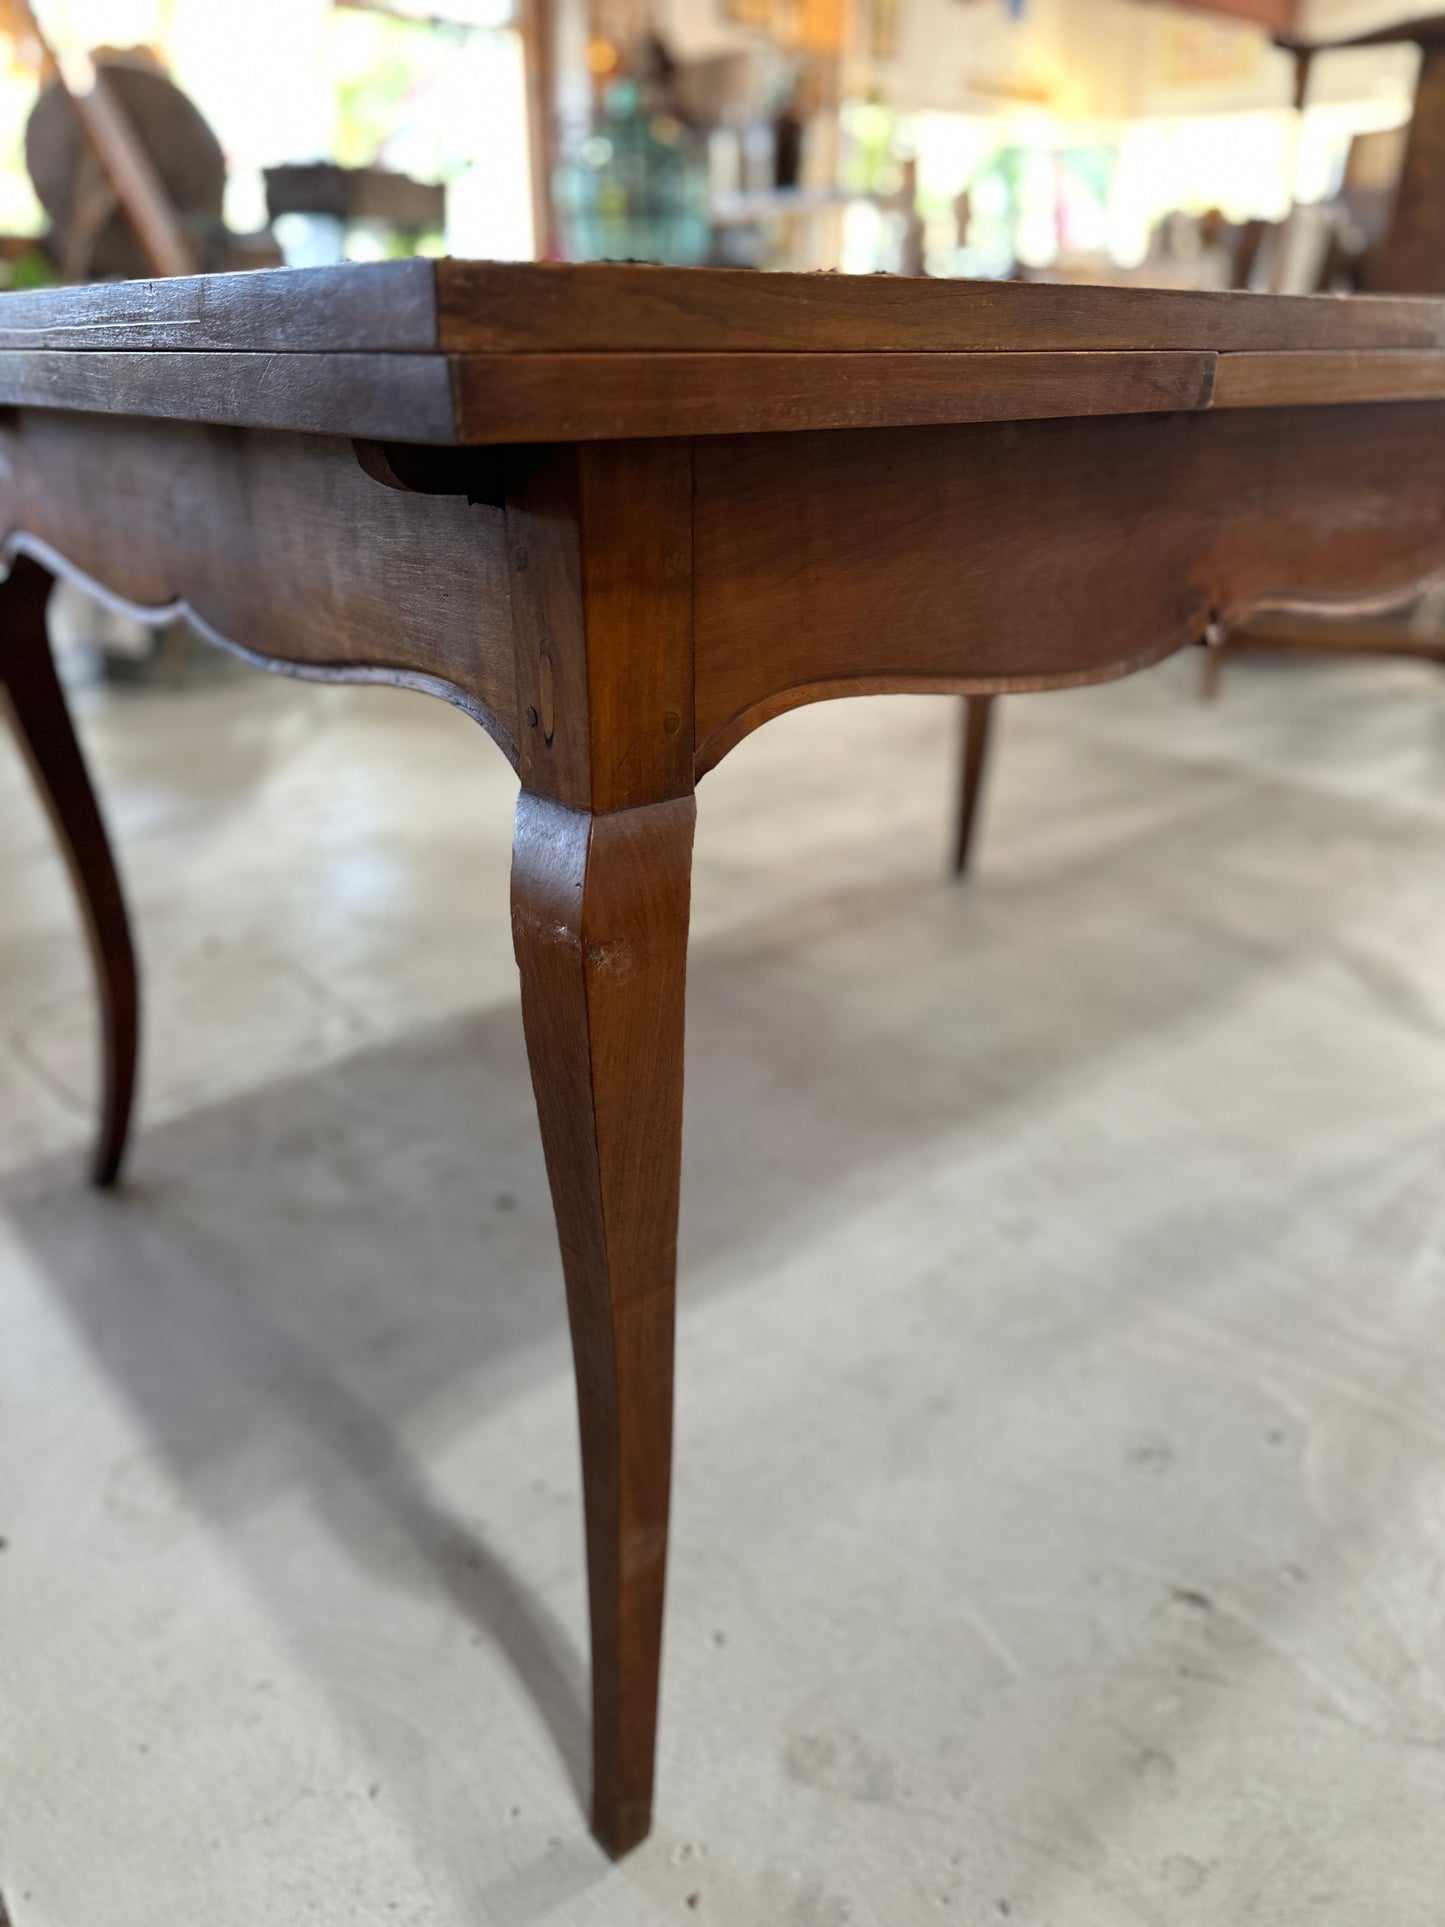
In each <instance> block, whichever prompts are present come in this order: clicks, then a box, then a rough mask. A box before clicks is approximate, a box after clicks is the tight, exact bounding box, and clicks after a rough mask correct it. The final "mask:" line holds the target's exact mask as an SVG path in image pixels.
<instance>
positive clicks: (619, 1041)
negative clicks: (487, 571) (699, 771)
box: [512, 792, 696, 1854]
mask: <svg viewBox="0 0 1445 1927" xmlns="http://www.w3.org/2000/svg"><path fill="white" fill-rule="evenodd" d="M695 814H696V810H695V805H694V802H693V799H692V796H691V795H688V796H685V797H680V798H678V799H676V800H674V801H671V802H666V803H655V804H650V805H648V806H646V807H644V808H642V809H631V810H622V811H618V812H617V813H615V814H613V815H610V816H597V817H593V816H590V815H588V814H586V813H585V812H580V811H575V810H569V809H567V808H566V807H565V806H564V805H562V804H560V803H557V802H554V801H552V800H551V799H549V798H544V797H536V796H529V795H528V794H526V793H525V792H524V793H523V795H522V797H521V799H520V800H519V802H518V805H517V827H516V837H515V843H514V853H513V864H512V930H513V937H514V942H515V946H516V952H517V963H518V966H519V968H520V970H521V975H522V1019H523V1024H524V1027H525V1029H526V1034H527V1054H528V1057H529V1059H530V1061H531V1067H532V1083H533V1087H534V1089H535V1091H536V1095H537V1115H538V1118H539V1120H540V1123H541V1128H542V1142H543V1145H544V1148H545V1150H546V1154H547V1172H548V1176H549V1178H550V1180H551V1186H552V1202H553V1205H554V1207H555V1210H556V1215H557V1231H558V1237H559V1240H560V1242H561V1247H562V1269H563V1273H564V1276H565V1279H566V1285H567V1309H568V1316H569V1321H570V1324H571V1328H572V1347H573V1355H574V1357H575V1360H576V1367H577V1402H578V1410H579V1415H580V1420H581V1431H582V1476H583V1489H584V1496H585V1500H586V1518H587V1567H588V1582H589V1597H590V1601H591V1622H592V1755H593V1775H592V1825H593V1831H594V1832H595V1833H596V1835H597V1838H598V1839H599V1840H600V1841H601V1843H602V1845H603V1846H604V1847H606V1848H607V1850H608V1851H609V1852H610V1853H613V1854H621V1853H625V1852H626V1851H627V1850H628V1849H629V1848H630V1847H633V1846H635V1845H636V1844H637V1842H638V1841H639V1840H641V1839H642V1838H643V1836H644V1835H645V1834H646V1832H647V1830H648V1827H649V1824H650V1822H651V1817H652V1785H653V1748H654V1743H655V1735H656V1727H657V1695H658V1677H659V1667H660V1664H661V1657H662V1609H663V1588H664V1581H665V1576H666V1570H667V1517H668V1497H669V1490H670V1484H671V1473H672V1362H673V1303H674V1284H675V1274H676V1269H677V1210H678V1192H679V1186H680V1183H681V1171H682V1066H683V1057H682V1046H683V1005H684V988H685V982H686V972H687V929H688V897H689V889H690V880H691V874H692V839H693V825H694V819H695Z"/></svg>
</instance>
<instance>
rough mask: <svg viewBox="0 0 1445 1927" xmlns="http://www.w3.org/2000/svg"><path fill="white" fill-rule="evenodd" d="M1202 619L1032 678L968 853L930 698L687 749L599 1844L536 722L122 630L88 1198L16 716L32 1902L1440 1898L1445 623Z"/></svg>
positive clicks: (7, 1027) (7, 1434)
mask: <svg viewBox="0 0 1445 1927" xmlns="http://www.w3.org/2000/svg"><path fill="white" fill-rule="evenodd" d="M1196 673H1197V662H1196V661H1195V660H1194V659H1189V660H1184V659H1180V660H1177V661H1175V662H1174V663H1172V664H1168V665H1165V666H1164V667H1163V668H1162V669H1160V670H1159V671H1156V672H1154V673H1152V674H1150V675H1147V676H1143V677H1139V678H1137V679H1136V680H1135V681H1133V682H1132V683H1130V684H1128V685H1120V686H1115V687H1113V688H1106V689H1099V690H1093V691H1088V692H1082V693H1079V694H1074V695H1069V696H1057V697H1035V698H1029V699H1023V700H1020V701H1017V702H1015V703H1013V704H1011V705H1005V711H1004V719H1003V720H1004V739H1003V743H1002V748H1001V756H1000V759H999V762H998V764H997V768H996V774H997V777H998V779H999V780H998V782H997V784H996V786H995V788H994V791H993V794H992V797H991V799H990V809H989V819H988V822H987V824H986V827H985V834H984V844H983V850H982V868H981V873H980V875H979V878H978V880H977V882H976V884H975V885H974V886H973V887H972V888H970V889H968V890H966V891H959V890H956V889H954V888H952V887H951V886H950V885H948V884H946V883H945V882H944V881H943V880H942V875H941V867H942V859H943V854H944V849H945V842H946V832H945V822H944V807H945V793H946V787H947V782H948V762H949V753H950V747H951V740H952V731H953V727H954V723H955V720H956V719H955V713H954V705H952V704H950V703H944V702H939V701H934V702H924V701H913V700H897V701H892V702H858V703H852V704H833V705H827V706H824V707H822V708H819V709H815V710H811V711H806V712H803V713H801V714H798V715H795V716H792V717H790V718H787V719H784V720H783V721H781V722H779V723H776V724H774V725H772V726H770V727H769V728H768V729H767V730H765V731H763V732H762V733H761V734H760V735H759V736H757V737H755V738H753V739H752V740H751V741H749V742H748V743H746V744H745V745H744V746H743V747H742V748H741V749H740V750H739V751H738V752H737V753H736V754H735V756H734V757H732V758H731V759H730V760H729V761H728V762H727V763H726V764H725V765H724V766H723V767H722V769H721V770H719V771H718V772H717V773H716V774H715V775H713V776H712V777H710V778H709V779H708V780H707V782H706V784H705V785H704V789H703V793H702V815H701V829H700V839H699V848H698V862H697V893H696V894H697V904H696V919H695V926H694V947H693V972H692V979H691V996H690V1006H689V1025H690V1035H689V1076H690V1080H691V1081H690V1094H689V1106H688V1125H687V1128H688V1143H687V1162H686V1178H685V1202H684V1224H683V1237H682V1267H681V1302H682V1316H681V1326H680V1375H679V1392H678V1406H679V1425H678V1465H677V1489H676V1504H675V1514H674V1540H673V1560H672V1574H671V1595H670V1604H669V1616H668V1626H667V1653H666V1674H665V1687H664V1707H663V1720H662V1740H661V1770H660V1788H659V1811H658V1821H657V1827H656V1831H655V1833H654V1835H653V1838H652V1839H651V1841H649V1842H648V1843H647V1845H646V1846H645V1847H643V1848H642V1849H641V1850H640V1851H639V1852H638V1853H636V1854H635V1855H634V1856H632V1857H631V1858H630V1859H629V1860H628V1861H627V1862H626V1863H625V1864H624V1865H622V1866H620V1867H611V1866H609V1865H608V1864H607V1862H606V1861H605V1860H604V1859H603V1858H602V1856H601V1854H600V1853H599V1852H598V1851H597V1849H596V1848H595V1847H594V1846H593V1845H592V1843H591V1842H590V1840H589V1838H588V1836H587V1833H586V1829H585V1826H584V1824H583V1820H582V1817H581V1812H580V1808H579V1791H578V1782H579V1780H580V1778H581V1777H582V1773H583V1760H584V1757H585V1746H586V1740H585V1715H584V1692H585V1665H584V1658H583V1643H582V1640H583V1625H584V1616H583V1593H582V1560H581V1529H580V1508H579V1501H578V1478H577V1464H576V1454H577V1445H576V1427H575V1420H574V1416H573V1409H572V1386H571V1375H570V1366H569V1359H568V1353H567V1343H566V1332H565V1325H564V1317H563V1306H562V1291H561V1283H560V1274H559V1269H558V1263H557V1258H556V1253H555V1249H554V1244H553V1235H552V1227H551V1221H550V1216H549V1210H548V1203H547V1196H546V1183H545V1177H544V1174H543V1170H542V1163H541V1156H540V1152H539V1149H538V1145H537V1140H536V1136H535V1130H534V1125H533V1122H532V1115H531V1101H530V1094H529V1090H528V1085H527V1076H526V1066H525V1061H524V1057H523V1052H522V1047H521V1040H520V1031H519V1022H518V1015H517V1009H516V992H515V980H514V971H513V966H512V962H511V957H510V952H509V939H508V932H507V917H506V869H507V855H508V842H509V834H510V808H511V802H512V795H513V788H514V785H513V780H512V778H511V776H510V773H509V772H508V770H507V769H506V768H505V767H504V765H503V763H502V761H501V759H500V757H499V756H498V755H497V753H496V751H495V750H494V749H493V748H492V747H491V745H490V744H488V743H487V742H486V741H485V739H484V738H483V737H482V736H481V734H480V733H479V732H478V731H476V730H475V728H474V727H473V726H472V725H471V724H469V723H468V722H467V721H466V720H465V719H464V718H462V717H461V716H459V715H456V714H453V713H451V712H449V711H447V710H445V709H444V708H442V707H441V706H440V705H437V704H432V703H429V702H427V701H425V700H424V699H420V698H411V697H403V696H398V695H395V694H392V693H390V692H381V691H337V690H315V689H303V688H297V687H294V686H291V685H288V684H285V683H281V682H276V681H269V680H264V679H260V678H249V677H248V678H245V679H238V680H236V681H231V682H225V683H222V684H220V685H217V686H211V687H206V688H203V689H200V690H197V691H195V692H193V693H191V694H189V695H174V694H139V693H129V694H125V695H121V696H118V697H113V698H111V699H109V700H107V701H95V700H93V701H91V702H90V703H88V704H87V705H86V713H85V732H86V736H87V739H88V742H89V744H90V747H91V749H92V752H93V757H94V761H95V764H96V766H97V768H98V771H99V773H100V776H101V778H102V779H103V786H104V790H105V794H106V796H107V798H108V800H109V804H110V812H111V816H112V820H113V823H114V827H115V829H116V832H117V836H118V841H119V845H120V848H121V851H122V853H123V858H124V864H125V869H126V872H127V875H128V878H129V882H130V887H131V892H132V896H133V899H134V907H135V910H136V912H137V916H138V922H139V928H140V934H141V941H142V944H143V948H144V954H145V961H146V966H147V971H148V978H149V984H148V988H149V997H150V1002H149V1010H150V1024H149V1035H148V1042H147V1057H146V1090H145V1104H144V1119H143V1122H144V1128H143V1130H142V1133H141V1137H140V1140H139V1144H138V1147H137V1155H136V1157H135V1161H134V1165H133V1177H132V1181H131V1184H130V1186H129V1188H128V1189H127V1190H126V1191H125V1192H124V1194H123V1195H121V1196H119V1197H117V1198H114V1199H103V1198H98V1197H95V1196H92V1195H89V1194H87V1192H86V1191H85V1190H84V1189H83V1188H82V1187H81V1185H80V1182H79V1176H78V1162H77V1155H76V1154H77V1151H78V1148H79V1147H80V1146H81V1145H82V1143H83V1141H84V1138H85V1135H86V1130H87V1107H88V1104H89V1098H90V1091H91V1084H92V1078H93V1065H92V1036H91V1026H92V1021H93V1017H92V1004H91V995H90V986H89V984H88V982H87V980H86V974H85V969H84V963H83V957H82V953H81V949H80V945H79V943H78V941H77V938H76V935H75V930H74V926H73V916H72V911H71V908H70V905H69V902H68V900H67V897H66V892H65V888H64V884H63V881H62V876H61V873H60V869H59V866H58V864H57V863H56V861H55V859H54V856H53V852H52V850H51V847H50V843H49V839H48V836H47V832H46V829H45V826H44V824H43V822H42V820H41V818H40V816H39V813H38V811H37V810H36V809H35V808H34V807H33V806H32V804H31V802H30V800H29V798H28V796H27V793H26V791H25V787H24V784H23V781H22V779H21V774H20V771H19V767H18V761H17V759H16V758H15V757H14V756H13V755H12V754H11V753H10V752H9V750H8V748H7V747H6V746H5V745H0V905H3V913H0V914H3V925H0V1025H3V1044H0V1165H3V1177H0V1333H3V1342H0V1536H3V1541H4V1549H3V1552H0V1709H3V1710H0V1892H3V1896H4V1903H5V1908H8V1913H9V1916H10V1919H11V1921H12V1923H13V1927H197V1924H198V1923H204V1924H205V1927H255V1924H256V1923H257V1922H267V1923H272V1922H274V1923H279V1924H280V1927H300V1924H301V1923H308V1922H316V1923H327V1924H328V1927H330V1924H332V1923H334V1924H335V1927H341V1924H342V1923H345V1924H346V1927H356V1923H362V1922H365V1923H368V1924H369V1923H372V1922H392V1921H395V1922H396V1923H398V1927H403V1924H405V1927H463V1924H464V1923H465V1927H476V1924H479V1923H501V1924H502V1927H522V1924H523V1923H532V1922H549V1923H567V1924H568V1927H573V1924H575V1927H594V1924H596V1927H601V1924H602V1923H609V1924H613V1923H615V1927H647V1924H648V1923H654V1922H668V1921H676V1922H688V1921H692V1920H697V1921H699V1922H713V1923H730V1924H731V1927H842V1923H852V1924H855V1927H856V1924H858V1923H873V1922H877V1923H886V1927H899V1924H900V1923H909V1924H911V1923H917V1922H927V1921H932V1920H934V1919H939V1920H957V1921H960V1922H966V1923H970V1927H997V1923H999V1922H1000V1921H1003V1920H1008V1921H1010V1922H1012V1923H1017V1927H1025V1924H1027V1927H1046V1924H1047V1927H1123V1924H1124V1923H1136V1922H1143V1923H1149V1924H1150V1927H1175V1923H1184V1924H1191V1923H1196V1922H1209V1923H1221V1927H1222V1924H1224V1923H1227V1924H1228V1927H1243V1924H1244V1923H1255V1922H1258V1923H1279V1924H1280V1927H1285V1924H1286V1923H1287V1924H1288V1927H1300V1923H1313V1922H1316V1921H1318V1922H1341V1923H1350V1927H1361V1924H1366V1927H1403V1924H1404V1923H1416V1922H1419V1923H1429V1927H1438V1924H1439V1922H1440V1920H1441V1918H1442V1909H1445V1902H1442V1899H1441V1895H1442V1892H1445V1828H1442V1826H1441V1824H1440V1815H1441V1812H1442V1810H1445V1183H1442V1168H1445V884H1442V872H1445V687H1442V685H1441V683H1440V680H1439V677H1438V675H1437V674H1436V673H1434V672H1432V671H1430V670H1429V669H1426V668H1421V667H1419V666H1414V665H1405V664H1396V665H1362V664H1318V665H1299V664H1285V663H1279V664H1265V663H1258V664H1245V665H1241V666H1239V667H1238V668H1236V669H1234V670H1232V671H1231V674H1230V677H1229V680H1228V683H1227V688H1226V694H1225V697H1224V700H1223V702H1222V703H1221V704H1220V705H1219V706H1217V707H1216V708H1213V709H1205V708H1201V707H1199V706H1198V705H1196V704H1195V703H1194V702H1193V700H1192V689H1193V682H1194V677H1195V675H1196ZM3 1911H4V1909H0V1913H3Z"/></svg>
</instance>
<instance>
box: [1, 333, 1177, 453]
mask: <svg viewBox="0 0 1445 1927" xmlns="http://www.w3.org/2000/svg"><path fill="white" fill-rule="evenodd" d="M1214 362H1215V358H1214V356H1213V355H1209V354H1202V353H1197V352H1196V353H1189V354H1185V353H1177V354H1028V353H1023V354H977V355H929V354H906V355H875V354H852V355H846V354H839V355H834V354H816V355H810V354H751V355H742V354H692V355H681V354H650V355H647V354H614V355H602V354H591V355H572V354H560V355H462V356H458V357H457V358H456V394H457V433H458V436H459V438H460V439H461V440H462V441H466V442H528V441H574V440H578V441H592V440H598V439H604V438H609V437H626V436H662V435H672V436H679V435H738V434H751V433H765V434H767V433H777V432H779V431H787V430H794V429H801V428H867V427H895V426H903V427H908V426H912V425H914V424H917V423H926V422H971V421H1024V420H1032V419H1035V418H1038V417H1043V416H1054V415H1118V414H1131V415H1132V414H1150V413H1155V412H1157V411H1159V410H1162V409H1171V408H1184V409H1194V408H1201V407H1204V406H1206V405H1207V403H1208V401H1209V396H1210V390H1211V386H1212V383H1213V379H1214ZM0 378H3V371H0Z"/></svg>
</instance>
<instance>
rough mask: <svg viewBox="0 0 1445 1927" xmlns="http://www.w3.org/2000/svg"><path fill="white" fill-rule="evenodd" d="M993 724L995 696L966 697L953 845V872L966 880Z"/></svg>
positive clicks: (964, 700)
mask: <svg viewBox="0 0 1445 1927" xmlns="http://www.w3.org/2000/svg"><path fill="white" fill-rule="evenodd" d="M992 724H993V697H992V696H965V697H964V699H963V755H962V759H961V763H960V770H959V797H958V841H957V842H956V843H955V845H954V851H953V870H954V875H955V876H963V875H964V873H965V872H966V871H967V869H968V859H969V852H970V851H971V849H972V847H973V833H974V830H975V829H976V827H977V824H978V805H979V798H980V796H981V794H982V790H983V773H984V770H985V769H986V768H987V766H988V744H989V733H990V730H991V728H992Z"/></svg>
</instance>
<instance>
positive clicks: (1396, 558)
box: [693, 403, 1445, 771]
mask: <svg viewBox="0 0 1445 1927" xmlns="http://www.w3.org/2000/svg"><path fill="white" fill-rule="evenodd" d="M694 473H695V491H696V511H695V521H694V532H693V542H694V557H695V569H696V586H695V611H694V621H695V648H696V685H695V687H696V698H695V700H696V717H697V725H696V726H697V744H698V748H697V767H698V769H699V771H702V770H705V769H707V768H709V767H711V766H712V764H714V763H715V762H716V761H717V760H718V759H719V758H720V757H721V756H722V755H724V754H725V753H726V751H727V750H728V749H729V748H731V747H732V745H733V744H734V743H736V742H738V741H739V740H741V738H742V737H743V736H744V735H746V734H747V732H748V731H749V730H750V729H752V728H755V727H756V726H757V725H758V723H760V722H762V721H765V720H766V719H767V718H768V717H769V716H772V715H777V714H778V713H780V712H781V711H782V710H784V709H787V708H791V707H794V706H795V705H796V704H798V703H801V702H809V701H816V700H818V699H819V698H821V697H825V696H830V695H844V694H854V693H859V692H860V691H862V690H889V689H919V690H923V689H935V690H942V689H958V690H961V691H964V692H967V693H973V694H989V693H996V692H999V691H1003V690H1007V689H1024V688H1035V689H1037V688H1049V687H1057V686H1060V685H1062V684H1067V683H1078V682H1087V681H1098V680H1102V679H1104V678H1107V677H1109V676H1114V675H1119V674H1123V673H1125V672H1126V671H1128V670H1129V669H1131V668H1138V667H1142V666H1143V665H1144V664H1145V663H1147V662H1150V661H1154V660H1157V659H1158V657H1160V656H1162V655H1164V654H1167V653H1168V652H1169V651H1171V650H1173V649H1176V648H1178V647H1180V646H1181V645H1182V644H1184V643H1186V642H1189V641H1193V640H1196V639H1197V638H1198V637H1200V636H1201V635H1202V634H1203V632H1204V630H1205V628H1206V626H1207V625H1208V624H1209V623H1210V622H1211V620H1214V619H1216V618H1218V619H1223V620H1225V621H1226V622H1229V621H1236V620H1238V619H1240V618H1241V617H1242V616H1243V615H1245V614H1246V613H1247V612H1248V611H1250V610H1251V609H1258V608H1260V607H1263V606H1266V605H1268V604H1271V603H1273V602H1278V603H1279V604H1281V605H1282V606H1293V607H1296V608H1301V607H1313V606H1316V605H1318V604H1322V605H1324V606H1331V605H1333V604H1340V605H1342V606H1343V605H1344V604H1346V603H1348V602H1349V601H1350V600H1351V599H1364V600H1367V601H1368V600H1370V599H1372V598H1374V599H1378V598H1381V597H1384V598H1391V597H1397V598H1399V599H1404V598H1405V597H1406V596H1407V595H1408V594H1409V593H1410V592H1411V590H1412V588H1414V587H1416V586H1418V585H1419V584H1421V583H1422V582H1424V581H1426V580H1428V579H1429V578H1431V577H1432V576H1434V575H1435V574H1437V573H1438V572H1440V571H1441V570H1442V569H1445V405H1442V404H1440V403H1421V404H1419V405H1418V406H1410V407H1395V406H1362V407H1359V408H1352V409H1344V410H1336V409H1280V410H1274V411H1271V412H1269V413H1268V414H1265V413H1262V412H1256V411H1252V410H1244V409H1241V410H1237V411H1221V412H1219V413H1217V414H1202V415H1159V416H1147V415H1141V416H1131V417H1117V418H1113V419H1109V420H1098V421H1076V422H1032V423H1030V422H1018V423H1009V424H1005V425H1001V426H988V425H983V426H977V427H965V428H951V429H950V428H923V429H898V430H894V431H890V432H889V433H888V434H887V435H886V436H882V435H877V434H869V433H866V432H860V433H857V434H824V435H795V436H782V437H777V438H769V437H761V436H755V437H738V438H735V439H716V440H713V439H703V440H699V441H698V442H697V443H696V444H695V445H694Z"/></svg>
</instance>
